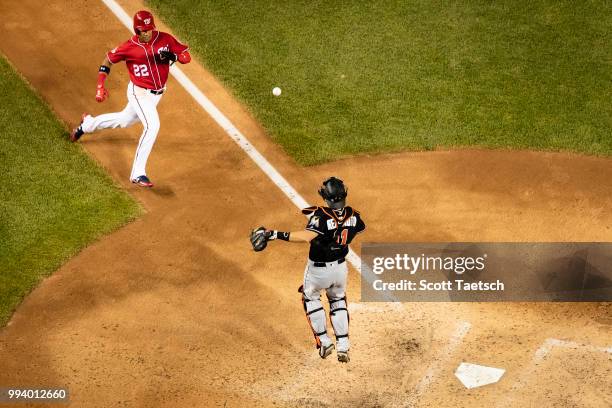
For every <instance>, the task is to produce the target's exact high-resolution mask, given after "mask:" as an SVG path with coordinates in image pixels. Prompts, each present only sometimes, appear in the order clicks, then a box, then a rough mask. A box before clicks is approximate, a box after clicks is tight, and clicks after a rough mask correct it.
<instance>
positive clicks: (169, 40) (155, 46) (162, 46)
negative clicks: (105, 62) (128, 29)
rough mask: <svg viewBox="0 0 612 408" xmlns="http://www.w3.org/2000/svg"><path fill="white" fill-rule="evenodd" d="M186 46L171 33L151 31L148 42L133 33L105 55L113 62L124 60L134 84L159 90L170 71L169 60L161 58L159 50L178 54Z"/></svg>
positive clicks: (184, 49)
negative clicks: (141, 40) (151, 35)
mask: <svg viewBox="0 0 612 408" xmlns="http://www.w3.org/2000/svg"><path fill="white" fill-rule="evenodd" d="M187 48H188V47H187V46H186V45H185V44H181V43H180V42H179V41H178V40H177V39H176V38H174V37H173V36H172V35H170V34H168V33H163V32H160V31H153V37H152V38H151V41H149V42H148V43H143V42H140V41H139V40H138V36H137V35H135V36H133V37H132V38H130V39H129V40H127V41H126V42H124V43H123V44H121V45H120V46H118V47H117V48H115V49H113V50H111V51H109V52H108V53H107V54H106V56H107V57H108V59H109V61H110V62H111V63H113V64H116V63H117V62H119V61H125V64H126V65H127V69H128V71H129V72H130V79H131V80H132V82H133V83H134V84H135V85H137V86H140V87H142V88H147V89H153V90H159V89H162V88H163V87H164V86H165V85H166V81H167V80H168V73H169V72H170V61H169V60H168V59H162V58H161V56H160V54H159V52H160V51H162V50H166V51H170V52H173V53H175V54H177V55H178V54H180V53H182V52H184V51H186V50H187Z"/></svg>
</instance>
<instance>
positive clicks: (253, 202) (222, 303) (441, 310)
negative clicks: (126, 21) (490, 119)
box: [0, 0, 612, 407]
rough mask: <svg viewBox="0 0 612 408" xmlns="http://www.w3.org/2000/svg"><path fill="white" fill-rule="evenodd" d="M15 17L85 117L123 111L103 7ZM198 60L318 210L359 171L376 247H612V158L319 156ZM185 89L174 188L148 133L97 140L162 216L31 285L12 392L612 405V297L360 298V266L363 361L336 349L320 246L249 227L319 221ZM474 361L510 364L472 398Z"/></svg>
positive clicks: (8, 21) (29, 7)
mask: <svg viewBox="0 0 612 408" xmlns="http://www.w3.org/2000/svg"><path fill="white" fill-rule="evenodd" d="M121 4H122V5H123V6H124V7H125V9H126V11H127V12H128V14H133V13H134V12H135V11H136V10H139V9H141V8H143V4H141V3H139V2H136V1H132V0H130V1H122V2H121ZM0 15H2V21H1V22H0V34H1V35H2V38H3V41H2V42H0V50H1V51H2V52H3V53H4V54H5V55H6V56H7V58H8V59H9V60H10V61H11V62H12V64H14V66H15V67H16V68H17V69H18V70H19V71H20V72H21V73H22V74H23V75H24V76H25V77H26V78H27V79H28V81H29V82H30V83H31V84H32V86H33V87H34V88H36V89H37V90H38V91H39V92H40V94H41V95H42V97H43V98H44V99H45V100H46V101H47V102H49V103H50V105H51V106H52V107H53V109H54V110H55V111H56V112H57V114H58V116H59V117H60V118H61V119H62V120H64V121H65V122H66V123H67V124H68V123H70V125H73V124H74V121H75V119H76V118H79V117H80V115H81V113H82V109H83V108H84V107H89V109H90V112H91V113H92V114H95V113H100V112H102V109H104V110H106V109H117V110H118V109H121V108H122V107H123V106H124V104H125V97H124V89H123V88H124V86H125V83H126V81H127V74H126V73H125V70H123V69H117V70H115V71H114V72H113V78H112V80H110V81H109V82H108V88H109V91H110V95H111V96H110V99H109V100H108V101H106V104H107V106H104V107H100V106H98V105H96V102H95V100H94V90H95V84H96V74H97V68H98V64H99V61H100V59H101V57H102V56H103V55H102V54H101V52H103V51H101V50H106V49H110V48H112V47H113V46H114V45H115V44H117V43H119V42H120V41H123V40H124V39H125V37H126V34H128V33H127V30H126V28H125V27H123V26H122V25H121V24H120V23H119V21H118V20H117V19H116V18H115V16H114V15H113V14H112V13H111V12H110V11H109V10H108V9H107V8H106V7H105V6H104V5H103V4H102V2H100V1H92V0H75V1H70V2H68V1H65V0H55V1H54V0H50V1H48V2H46V3H45V7H44V8H41V6H40V2H39V1H35V0H21V1H19V2H12V1H11V2H10V1H6V0H4V1H2V2H0ZM157 23H158V27H159V28H160V29H162V30H164V31H168V32H171V30H169V29H168V28H167V27H165V26H164V24H163V22H162V21H157ZM195 57H196V58H195V61H193V63H192V64H190V65H188V66H185V67H184V71H185V72H186V73H187V75H189V76H190V77H191V78H192V80H193V81H194V82H195V83H196V85H197V86H199V87H200V88H201V89H202V90H203V91H204V92H205V93H206V94H207V95H208V96H209V97H210V98H211V99H212V101H213V102H214V103H215V104H216V105H217V106H218V107H219V108H220V109H221V110H222V111H223V112H224V113H225V114H226V115H227V116H228V117H229V118H230V119H231V120H232V121H233V122H234V124H236V126H237V127H238V128H239V129H240V130H241V131H242V132H243V133H244V134H245V135H247V136H248V137H249V138H250V140H251V141H252V142H253V144H254V145H255V146H256V147H257V148H258V149H259V150H260V151H261V152H262V154H264V155H265V156H266V157H267V158H268V159H269V160H270V161H271V162H272V163H273V164H274V166H275V167H276V168H277V169H278V170H279V171H280V172H281V173H282V174H283V175H284V176H285V177H286V178H287V179H288V180H289V181H290V182H291V183H292V184H293V185H294V187H295V188H296V189H297V190H298V191H299V192H300V193H301V194H303V195H304V197H305V198H306V199H307V200H309V202H311V203H317V202H318V201H317V200H318V198H317V194H316V187H317V186H318V185H319V183H320V182H321V180H323V179H325V178H326V177H327V176H329V175H336V176H338V177H340V178H342V179H343V180H344V181H345V182H346V183H347V185H348V186H349V188H350V192H349V194H350V202H351V205H354V206H355V207H357V208H359V209H360V210H361V211H362V212H363V213H364V214H367V217H368V218H367V221H368V231H367V233H366V234H365V235H364V236H363V237H362V239H363V240H364V241H378V242H385V241H389V242H391V241H394V242H396V241H611V240H612V211H610V208H612V184H611V183H610V180H611V179H612V161H611V160H610V159H605V158H595V157H585V156H580V155H572V154H555V153H534V152H516V151H515V152H507V151H481V150H458V151H439V152H423V153H405V154H394V155H381V156H372V157H368V156H361V157H357V158H351V159H345V160H342V161H338V162H334V163H328V164H325V165H322V166H317V167H312V168H301V167H298V166H296V165H295V164H294V163H293V162H292V160H291V159H290V158H288V157H287V156H286V155H284V154H283V152H282V151H281V149H280V148H279V147H277V146H276V145H274V144H273V143H272V142H271V141H270V140H269V139H268V138H267V137H266V134H265V133H264V132H263V130H262V128H261V127H260V126H259V125H258V124H257V123H256V122H255V121H254V120H253V119H252V117H251V116H250V115H249V114H248V112H247V110H246V109H245V108H244V107H242V106H241V105H240V104H239V103H238V102H236V101H235V100H234V99H232V97H231V95H230V94H229V93H228V92H226V91H225V90H224V89H223V87H222V86H221V85H220V84H219V83H218V82H217V81H216V80H215V79H214V78H213V77H212V76H211V75H210V74H209V73H208V72H206V71H205V70H204V69H203V68H202V66H201V65H200V64H199V63H198V61H197V56H195ZM168 88H169V91H168V92H167V95H165V97H164V100H163V101H162V102H161V105H162V108H161V109H160V115H161V117H162V123H163V126H162V128H161V130H160V134H159V139H158V141H157V143H156V146H155V152H154V154H153V156H152V159H151V160H150V163H149V166H150V168H151V169H152V172H154V174H156V175H157V176H156V180H155V181H156V187H155V188H154V189H152V190H149V191H144V190H142V189H138V188H137V187H134V186H133V185H131V184H130V183H129V181H128V182H126V180H125V174H127V173H128V172H129V166H130V164H131V158H132V156H133V149H134V145H135V140H136V139H137V137H138V135H139V133H140V129H139V128H138V126H136V127H134V128H132V129H116V130H112V131H106V132H104V133H99V134H95V135H91V137H88V138H84V139H83V141H82V145H83V147H84V148H85V149H86V150H87V152H88V153H89V154H90V155H91V156H92V157H94V158H95V159H96V160H97V161H99V162H100V163H101V164H102V165H103V166H104V167H105V168H106V169H107V170H108V172H109V173H110V174H111V175H112V176H113V177H114V178H115V180H118V182H119V183H121V184H122V185H123V186H124V187H125V188H126V189H128V190H129V191H130V192H132V193H133V194H134V196H135V197H136V198H137V199H138V200H140V201H141V202H142V204H143V206H144V207H145V208H146V209H147V213H146V214H145V215H144V216H143V217H142V218H141V219H139V220H138V221H136V222H134V223H132V224H130V225H128V226H127V227H125V228H123V229H121V230H120V231H117V232H116V233H114V234H112V235H110V236H108V237H106V238H104V239H101V240H100V241H98V242H96V243H94V244H93V245H91V246H90V247H88V248H86V249H85V250H83V251H82V252H81V253H80V254H79V255H78V256H76V257H75V258H73V259H72V260H70V261H69V262H67V263H66V264H65V265H64V266H63V267H61V268H60V269H59V270H58V271H57V272H56V273H55V274H54V275H52V276H51V277H50V278H48V279H46V280H44V281H43V282H42V283H41V285H40V286H39V287H38V288H37V289H36V290H34V291H33V292H32V293H31V294H30V295H29V296H28V297H26V299H25V300H24V302H23V303H22V305H21V306H20V307H19V308H18V310H17V311H16V313H15V314H14V316H13V318H12V319H11V321H10V322H9V324H8V325H7V326H6V327H5V328H3V329H1V331H0V386H35V387H38V386H63V387H67V388H69V390H70V395H71V403H70V406H73V407H195V406H197V407H208V406H210V407H252V406H264V407H268V406H270V407H271V406H310V407H324V406H341V407H379V406H419V407H442V406H445V407H451V406H452V407H476V406H520V407H524V406H557V407H574V406H582V407H609V406H611V405H612V391H611V390H612V384H611V376H610V370H611V369H612V355H610V354H609V353H605V352H598V351H597V350H599V349H596V348H592V347H590V346H595V347H600V348H601V347H609V346H610V344H611V343H612V338H611V334H610V333H611V332H612V305H611V304H610V303H602V304H594V303H590V304H548V303H541V304H517V303H512V304H510V303H503V304H484V303H479V304H466V303H462V304H459V303H431V304H426V303H405V304H390V303H389V304H383V303H377V304H369V303H368V304H366V303H363V304H362V303H358V299H359V276H358V275H357V273H355V271H354V270H351V272H350V275H349V287H348V296H349V302H351V303H352V304H351V305H350V306H349V308H350V310H351V312H352V314H351V343H352V348H351V351H352V355H351V362H350V363H349V364H347V365H341V364H338V362H337V361H335V360H321V359H320V358H319V357H318V355H317V353H316V350H315V349H314V348H313V345H312V334H311V333H310V332H309V331H308V329H307V327H306V325H305V321H304V316H303V310H302V305H301V303H300V297H299V295H298V293H297V291H296V289H297V287H298V286H299V284H300V282H301V280H302V272H303V268H304V262H303V260H304V250H305V249H304V247H300V246H291V245H278V243H276V242H271V243H270V245H271V246H275V248H273V249H274V250H273V251H265V252H263V253H258V254H255V253H253V252H252V250H251V248H250V244H249V242H248V239H247V236H248V233H249V228H251V227H252V226H254V225H259V224H260V223H261V224H263V225H274V226H275V227H278V228H279V229H282V230H291V229H295V228H299V227H301V226H303V224H304V218H303V217H302V216H301V215H300V214H299V211H298V210H297V209H296V208H295V207H293V205H292V204H291V202H290V201H289V200H288V199H287V198H286V197H285V196H284V195H283V194H282V193H281V192H280V191H279V190H277V189H276V188H275V187H274V185H273V184H272V183H271V182H270V181H269V180H268V179H267V178H266V177H265V176H264V175H263V173H262V172H261V171H260V170H259V169H258V168H257V167H256V166H255V164H253V163H252V162H251V161H250V159H249V158H248V157H247V156H246V155H245V154H244V153H243V152H242V151H241V150H240V149H239V148H238V147H237V146H236V145H235V144H234V143H233V142H232V141H231V140H230V139H229V138H228V137H227V136H226V135H225V133H224V132H223V131H222V129H221V128H219V127H218V126H217V125H216V124H215V123H214V122H213V121H212V119H211V118H210V117H209V116H208V115H206V114H205V113H204V112H203V111H202V109H201V108H200V107H199V106H198V105H197V104H196V103H195V102H194V101H193V99H191V97H189V95H188V94H187V93H186V92H185V91H184V90H183V89H182V88H181V87H180V86H179V85H178V84H177V83H176V81H174V79H171V80H170V81H169V86H168ZM24 137H27V135H24ZM67 143H68V142H67ZM50 165H52V163H50ZM354 249H355V250H356V251H357V252H358V253H359V246H357V247H355V248H354ZM458 328H459V329H460V330H461V332H460V335H458V334H457V332H456V331H457V330H458ZM462 328H463V329H462ZM547 339H561V340H564V341H567V342H573V343H567V344H578V345H583V346H576V347H555V344H557V343H555V342H551V341H548V343H547ZM560 344H566V343H560ZM543 345H547V348H545V351H546V353H543V352H540V353H539V354H537V355H536V351H537V350H541V347H542V346H543ZM536 357H537V358H536ZM462 361H467V362H473V363H477V364H483V365H490V366H494V367H502V368H504V369H506V370H507V371H506V374H505V375H504V377H503V378H502V380H501V381H500V382H499V383H497V384H495V385H491V386H487V387H482V388H478V389H474V390H467V389H465V388H464V387H463V386H462V385H461V384H460V383H459V382H458V381H457V379H456V378H455V377H454V376H453V372H454V370H455V368H456V367H457V366H458V364H459V363H460V362H462ZM24 406H25V405H24Z"/></svg>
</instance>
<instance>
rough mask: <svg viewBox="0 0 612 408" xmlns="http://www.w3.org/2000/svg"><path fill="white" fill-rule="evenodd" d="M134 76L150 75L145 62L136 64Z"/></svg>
mask: <svg viewBox="0 0 612 408" xmlns="http://www.w3.org/2000/svg"><path fill="white" fill-rule="evenodd" d="M134 76H137V77H146V76H149V69H148V68H147V66H146V65H145V64H140V65H136V64H134Z"/></svg>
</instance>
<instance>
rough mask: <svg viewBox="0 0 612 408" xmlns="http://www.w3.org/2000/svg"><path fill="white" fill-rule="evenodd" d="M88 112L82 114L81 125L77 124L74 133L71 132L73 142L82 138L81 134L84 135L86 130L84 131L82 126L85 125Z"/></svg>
mask: <svg viewBox="0 0 612 408" xmlns="http://www.w3.org/2000/svg"><path fill="white" fill-rule="evenodd" d="M88 115H89V114H88V113H84V114H82V115H81V123H79V126H77V127H76V128H75V129H74V130H73V131H72V133H70V141H71V142H73V143H74V142H76V141H77V140H79V139H80V138H81V136H83V134H84V133H85V132H83V129H82V128H81V126H82V125H83V121H84V120H85V117H86V116H88Z"/></svg>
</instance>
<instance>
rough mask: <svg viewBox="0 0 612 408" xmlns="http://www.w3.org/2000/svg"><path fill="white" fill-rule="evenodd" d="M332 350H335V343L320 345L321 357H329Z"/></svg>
mask: <svg viewBox="0 0 612 408" xmlns="http://www.w3.org/2000/svg"><path fill="white" fill-rule="evenodd" d="M332 351H334V344H333V343H331V344H330V345H329V346H321V347H319V356H320V357H321V358H327V357H328V356H329V355H330V354H331V353H332Z"/></svg>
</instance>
